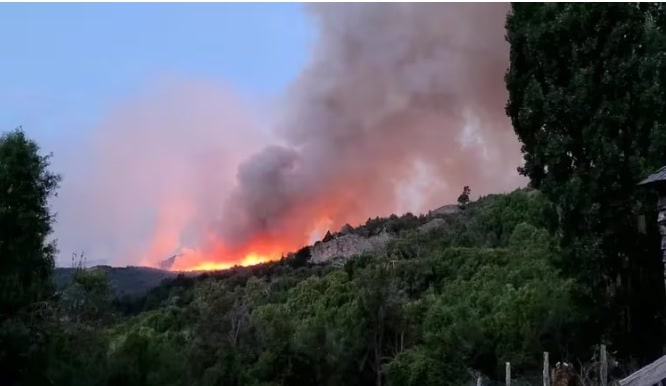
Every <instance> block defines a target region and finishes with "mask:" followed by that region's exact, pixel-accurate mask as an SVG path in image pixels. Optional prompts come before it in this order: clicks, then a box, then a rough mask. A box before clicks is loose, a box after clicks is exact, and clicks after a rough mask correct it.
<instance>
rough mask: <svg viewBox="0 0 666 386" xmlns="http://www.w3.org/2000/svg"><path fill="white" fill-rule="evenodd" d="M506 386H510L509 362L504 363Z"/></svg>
mask: <svg viewBox="0 0 666 386" xmlns="http://www.w3.org/2000/svg"><path fill="white" fill-rule="evenodd" d="M506 386H511V362H506Z"/></svg>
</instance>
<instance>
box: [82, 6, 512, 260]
mask: <svg viewBox="0 0 666 386" xmlns="http://www.w3.org/2000/svg"><path fill="white" fill-rule="evenodd" d="M309 11H310V12H311V15H312V17H313V21H314V22H315V23H316V25H317V27H318V30H319V39H318V41H317V43H316V45H315V47H314V52H313V56H312V59H311V62H310V63H309V65H308V66H307V67H306V69H305V70H304V71H303V72H302V73H301V74H300V76H299V77H298V78H297V79H296V80H295V81H294V83H293V84H292V86H291V87H290V88H289V90H288V91H287V94H286V95H285V99H284V100H283V103H282V105H281V109H280V114H279V116H277V117H276V119H275V120H274V124H273V126H274V127H273V134H274V136H275V138H273V139H271V141H270V143H269V141H268V140H267V138H266V137H265V136H261V135H260V134H253V135H248V133H258V132H259V131H258V130H257V129H256V127H254V126H253V125H254V124H252V123H247V121H250V120H247V119H238V116H239V113H238V111H239V110H242V109H239V108H236V107H234V108H229V106H230V104H229V101H228V100H224V101H220V100H217V99H216V98H207V97H200V98H197V95H201V93H200V92H199V91H200V90H199V91H196V90H195V91H196V92H193V90H191V89H184V90H167V91H170V92H178V93H180V94H179V98H180V99H178V98H176V99H177V100H178V101H179V102H177V103H171V102H170V99H169V98H167V101H166V102H165V101H164V100H162V101H161V102H160V103H157V104H154V103H152V104H151V103H148V104H145V103H142V104H139V105H138V107H136V108H134V109H132V108H130V109H129V110H126V111H123V112H122V113H121V114H120V116H121V117H122V118H121V119H115V120H113V119H112V120H111V121H109V122H107V124H106V125H105V130H104V132H105V133H110V134H108V135H109V138H105V139H103V140H100V142H99V143H102V144H103V146H102V147H100V148H99V154H100V157H101V158H98V159H97V160H96V161H97V162H96V163H95V165H98V166H99V165H102V167H101V169H100V170H102V171H99V172H95V174H96V175H97V180H96V182H95V184H96V185H95V186H96V188H95V192H90V194H91V197H93V198H94V199H95V200H96V202H95V204H94V205H91V206H97V207H103V208H105V209H104V215H103V216H102V215H101V214H100V218H104V217H105V216H106V217H107V218H106V219H105V220H103V221H104V222H105V223H106V224H108V226H107V228H106V229H104V233H105V234H106V236H110V235H113V234H114V232H126V233H132V232H130V231H128V230H127V229H128V226H127V225H122V226H120V228H116V226H118V225H119V224H127V220H128V219H127V216H125V214H126V213H128V212H131V213H133V214H135V215H134V217H133V218H134V221H138V220H136V219H138V213H140V212H141V211H142V210H143V208H151V207H152V208H156V211H157V212H159V213H158V214H157V220H156V222H155V226H154V227H153V234H152V236H150V237H148V239H150V240H152V241H151V244H150V245H149V246H148V247H147V248H148V249H145V248H144V250H128V251H126V252H124V253H126V256H136V254H137V253H138V254H140V255H141V257H142V258H144V260H143V262H144V263H148V264H155V263H156V261H157V259H158V257H159V258H166V257H168V254H169V253H171V250H173V249H177V248H178V247H183V246H185V244H187V243H190V244H189V245H190V246H195V247H197V249H196V251H195V250H188V251H189V252H188V253H186V254H185V255H184V256H183V258H182V260H181V265H180V267H181V268H184V267H187V266H194V265H197V263H198V262H201V261H202V260H211V259H212V260H218V261H221V260H225V259H229V260H230V261H231V260H233V261H234V262H241V261H243V258H247V256H255V258H256V256H259V257H268V258H279V256H280V253H282V252H288V251H290V250H294V249H296V248H298V247H300V246H301V245H303V244H306V243H307V242H308V241H309V237H310V236H311V233H312V232H313V231H317V230H319V231H323V232H325V230H326V228H332V229H338V228H339V227H340V226H342V225H343V224H345V223H350V224H358V223H360V222H363V221H365V219H367V218H368V217H374V216H377V215H387V214H390V213H392V212H399V211H405V210H413V211H418V210H426V211H427V210H428V209H433V208H435V207H437V206H440V205H442V204H446V203H450V202H452V201H453V200H455V197H457V195H458V194H459V193H460V192H461V191H462V187H463V186H465V185H469V186H470V187H471V188H472V191H473V193H474V194H475V195H478V194H486V193H490V192H497V191H506V190H508V189H512V188H515V187H517V186H519V185H521V184H522V183H523V180H522V178H520V177H519V176H518V175H517V172H516V167H517V166H518V165H519V164H520V160H521V157H520V152H519V145H518V142H517V140H516V138H515V135H514V133H513V130H512V129H511V125H510V121H509V119H508V118H507V117H506V115H505V113H504V105H505V102H506V99H507V95H506V90H505V87H504V81H503V76H504V73H505V71H506V69H507V66H508V52H509V50H508V44H507V43H506V42H505V40H504V22H505V16H506V13H507V11H508V5H506V4H497V3H493V4H413V3H405V4H397V3H396V4H377V3H361V4H326V5H324V4H317V5H312V6H310V7H309ZM266 65H270V58H267V61H266ZM188 93H189V94H188ZM203 94H206V93H203ZM172 98H173V97H172ZM192 98H194V99H195V100H192ZM202 106H205V107H202ZM213 106H214V107H213ZM202 108H203V111H202ZM220 110H224V111H226V112H227V113H228V114H225V113H221V112H220ZM231 117H235V118H233V119H232V118H231ZM119 130H121V131H119ZM258 139H259V140H258ZM264 144H265V145H266V146H264V147H263V148H260V146H263V145H264ZM110 148H113V149H120V150H121V153H117V152H110V151H109V150H108V149H110ZM104 157H106V158H104ZM110 165H112V166H110ZM111 171H113V172H111ZM91 183H93V182H91ZM410 190H411V194H408V196H409V197H408V198H409V199H410V200H411V201H407V202H406V201H405V199H404V196H405V192H406V191H407V192H408V191H410ZM108 216H111V217H112V219H109V218H108ZM114 216H118V218H114ZM130 228H131V227H130ZM190 228H191V229H190ZM188 231H189V232H192V234H193V235H194V236H192V237H190V238H189V239H188V238H187V237H185V233H187V232H188ZM124 236H127V235H124ZM141 237H144V239H145V235H141ZM139 238H140V237H139ZM132 253H134V254H135V255H132ZM131 259H135V260H134V261H136V259H137V258H136V257H131ZM246 262H247V261H246Z"/></svg>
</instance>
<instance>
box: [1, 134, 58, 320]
mask: <svg viewBox="0 0 666 386" xmlns="http://www.w3.org/2000/svg"><path fill="white" fill-rule="evenodd" d="M49 159H50V156H48V155H47V156H43V155H40V154H39V146H37V144H36V143H35V142H33V141H32V140H30V139H28V138H27V137H26V136H25V133H24V132H23V131H22V130H21V129H20V128H19V129H17V130H14V131H12V132H10V133H7V134H4V135H2V136H0V320H1V319H4V318H5V317H7V316H9V315H12V314H14V313H15V312H16V311H18V310H19V309H20V308H21V307H24V306H26V305H28V304H31V303H33V302H35V301H38V300H41V299H44V298H45V297H46V296H48V295H49V294H50V293H51V292H50V291H52V289H53V288H52V271H53V266H54V254H55V252H56V245H55V242H54V241H50V242H49V241H48V240H47V237H48V236H49V235H50V234H51V231H52V224H53V220H54V216H53V214H51V212H50V211H49V207H48V200H49V198H50V197H51V196H52V195H54V194H55V190H56V189H57V187H58V184H59V182H60V176H59V175H56V174H53V173H51V172H50V171H49V170H48V167H49Z"/></svg>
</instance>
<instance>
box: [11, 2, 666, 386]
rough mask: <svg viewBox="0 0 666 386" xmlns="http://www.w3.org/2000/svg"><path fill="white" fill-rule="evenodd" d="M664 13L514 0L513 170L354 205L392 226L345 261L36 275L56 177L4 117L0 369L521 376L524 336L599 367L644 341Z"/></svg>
mask: <svg viewBox="0 0 666 386" xmlns="http://www.w3.org/2000/svg"><path fill="white" fill-rule="evenodd" d="M665 26H666V13H665V12H664V10H662V6H661V5H660V4H647V3H644V4H640V5H637V4H627V3H606V4H562V3H552V4H527V3H523V4H517V5H514V6H513V11H512V14H511V15H510V17H509V19H508V23H507V36H508V40H509V42H510V43H511V66H510V68H509V71H508V74H507V77H506V82H507V88H508V90H509V97H510V100H509V103H508V106H507V113H508V115H509V116H510V117H511V119H512V121H513V125H514V127H515V130H516V133H517V135H518V137H519V139H520V141H521V142H522V144H523V145H524V146H523V153H524V156H525V164H524V166H523V167H522V168H521V170H520V171H521V173H523V174H525V175H526V176H528V177H529V179H530V182H531V187H530V188H529V189H523V190H518V191H515V192H513V193H510V194H506V195H496V196H490V197H485V198H482V199H479V200H477V201H475V202H469V203H468V202H467V201H465V204H466V205H465V209H464V210H462V211H460V212H459V213H455V214H450V215H448V216H446V217H445V221H444V223H443V224H441V226H440V227H439V228H436V229H433V230H431V231H430V232H420V231H417V230H416V229H411V230H410V227H411V225H408V224H412V223H413V222H415V220H414V217H413V216H406V217H403V218H402V219H400V218H397V217H392V218H390V219H386V220H381V219H375V220H372V221H374V222H373V223H372V224H368V226H366V228H359V230H358V231H359V232H367V233H368V234H371V233H372V230H371V229H369V228H373V229H374V228H376V227H377V226H380V225H381V223H382V221H387V222H391V227H395V229H399V230H400V237H399V238H397V239H395V240H394V241H393V242H392V243H391V244H390V245H389V246H388V247H387V248H386V249H385V250H382V251H381V252H377V253H373V254H368V255H364V256H358V257H356V258H354V259H350V260H349V261H347V262H346V263H345V264H344V266H333V265H312V264H311V263H310V262H309V261H308V250H307V249H304V250H302V251H300V253H298V254H297V255H296V256H294V257H292V258H288V259H284V260H282V261H279V262H275V263H270V264H264V265H260V266H256V267H251V268H238V269H234V270H229V271H225V272H220V273H215V274H208V275H202V276H199V277H186V276H178V277H176V278H175V279H173V280H167V281H165V282H164V283H163V284H161V285H160V286H158V287H156V288H153V289H152V290H150V291H149V292H148V293H147V294H145V295H142V296H138V297H137V296H130V295H131V294H126V296H122V297H118V296H114V292H113V291H112V290H111V287H110V286H109V281H108V280H107V277H106V273H105V270H103V269H102V270H85V269H76V270H74V271H73V272H72V273H71V278H72V280H71V283H70V284H68V285H67V286H65V287H64V288H61V289H59V290H56V286H55V285H54V273H53V272H54V271H53V256H54V253H55V245H52V244H49V243H47V241H46V240H47V238H48V236H49V234H50V233H51V225H52V222H53V220H54V219H53V217H52V215H51V214H50V212H49V210H48V198H49V197H50V196H51V195H52V194H54V193H55V191H56V189H57V186H58V183H59V177H58V176H57V175H55V174H52V173H51V172H49V171H48V166H49V165H48V160H49V159H48V157H43V156H41V155H39V154H40V153H39V149H38V147H37V145H36V144H35V143H34V142H32V141H31V140H29V139H28V138H26V136H25V134H24V133H23V132H22V131H20V130H17V131H13V132H10V133H7V134H5V135H3V136H2V137H0V377H1V378H0V379H1V383H2V384H3V385H5V384H6V385H81V386H92V385H137V386H138V385H141V386H146V385H155V386H157V385H160V386H162V385H173V386H176V385H202V386H203V385H349V386H351V385H368V384H373V385H423V386H427V385H463V384H468V383H469V382H471V381H472V380H473V379H474V377H475V376H476V375H477V374H478V373H481V374H483V375H485V376H487V377H489V378H491V379H500V378H501V377H502V372H503V364H504V362H506V361H510V362H511V363H512V372H513V374H514V376H515V377H517V378H523V379H529V378H530V375H531V374H536V373H538V372H539V371H540V360H541V353H542V352H543V351H549V352H550V355H551V358H552V360H553V361H557V360H566V361H569V362H572V363H574V364H575V365H576V366H578V367H580V366H581V365H584V364H585V363H587V362H588V360H589V359H590V358H591V355H592V353H593V352H594V349H595V346H596V345H597V344H600V343H604V344H606V345H607V346H608V347H609V349H610V351H611V352H613V353H614V356H615V359H617V362H618V364H619V365H618V366H616V367H615V368H614V369H613V371H614V372H615V373H617V375H621V374H623V373H626V372H628V371H630V370H631V369H635V368H636V367H638V366H640V365H642V364H645V363H647V362H649V361H651V360H652V359H655V358H656V357H658V356H660V355H661V354H662V352H663V346H664V334H663V332H664V331H663V330H664V312H663V311H664V281H663V267H662V264H661V261H660V252H659V236H658V232H657V230H656V225H655V224H656V208H655V204H656V196H655V193H653V192H649V191H643V190H640V189H639V188H638V187H637V186H636V183H637V182H638V181H639V180H641V179H642V178H643V177H645V176H647V175H648V174H650V173H651V172H652V171H654V170H656V169H657V168H659V167H661V166H662V164H666V152H664V149H666V128H665V127H664V124H665V123H666V98H664V95H665V94H666V93H665V91H666V60H665V59H666V50H664V48H665V47H664V46H665V45H666V35H665V32H664V27H665ZM639 219H643V220H644V221H638V220H639ZM401 221H403V222H404V223H401ZM420 221H421V220H418V221H416V223H420ZM639 223H641V224H644V226H640V227H639V226H637V224H639ZM384 225H386V224H384Z"/></svg>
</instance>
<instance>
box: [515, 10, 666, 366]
mask: <svg viewBox="0 0 666 386" xmlns="http://www.w3.org/2000/svg"><path fill="white" fill-rule="evenodd" d="M664 26H666V25H665V23H664V12H663V11H662V7H661V6H660V5H655V4H646V3H645V4H643V3H642V4H629V3H607V4H603V5H599V4H595V5H591V4H583V3H577V4H565V3H548V4H527V3H525V4H514V5H513V7H512V12H511V13H510V15H509V17H508V19H507V40H508V41H509V43H510V45H511V50H510V58H511V63H510V68H509V71H508V73H507V75H506V86H507V89H508V91H509V101H508V104H507V108H506V111H507V114H508V115H509V116H510V117H511V120H512V123H513V127H514V129H515V132H516V134H517V135H518V138H519V140H520V141H521V143H522V152H523V155H524V159H525V164H524V166H523V167H522V168H520V169H519V170H520V172H521V173H522V174H523V175H526V176H528V177H529V178H530V181H531V185H532V186H533V187H535V188H537V189H539V190H541V191H542V192H543V193H544V195H545V196H546V197H547V198H548V199H550V200H551V201H552V202H553V203H554V204H555V205H556V207H557V211H558V214H559V216H558V217H559V229H560V232H561V234H562V246H563V247H565V248H566V255H567V259H566V260H565V264H563V266H562V268H563V269H564V270H565V273H566V274H568V275H572V276H573V277H576V278H577V279H579V283H580V284H581V287H582V288H583V291H582V294H583V295H585V297H584V299H586V300H587V302H588V303H589V305H590V306H593V308H591V309H596V311H597V312H593V313H592V314H591V318H590V320H589V323H590V324H589V328H590V332H597V331H601V332H606V333H608V334H609V336H608V337H609V338H611V339H612V341H613V342H614V343H616V344H618V345H620V346H621V348H622V350H623V351H624V352H625V353H627V354H634V355H638V357H639V358H641V359H643V360H649V359H651V358H653V357H654V356H655V355H660V351H661V347H659V346H660V343H659V342H660V341H661V339H659V338H655V336H660V335H661V333H662V322H661V320H662V316H663V312H662V309H663V293H664V284H663V278H661V271H662V269H661V268H660V261H659V252H658V248H659V247H658V241H657V240H658V239H657V237H656V232H654V229H653V230H652V231H651V232H649V233H648V234H647V235H644V234H641V233H639V232H638V230H637V228H636V227H635V226H634V224H635V223H636V222H635V221H634V218H635V216H636V215H637V214H639V213H640V212H641V211H646V210H648V209H651V210H653V209H654V202H655V200H654V198H651V199H646V197H645V194H644V193H642V192H640V191H638V190H637V187H636V183H637V182H638V181H639V180H640V179H641V177H644V176H646V175H648V174H649V173H650V172H652V171H654V170H655V169H656V168H658V167H660V166H662V165H663V164H664V163H666V153H664V152H663V149H664V148H665V147H666V130H665V129H666V127H665V126H664V124H665V123H666V122H665V117H666V115H664V113H665V112H666V100H665V99H664V98H663V93H664V88H663V87H664V85H665V84H666V83H665V81H666V78H665V77H666V67H665V66H666V61H664V57H665V53H664V50H663V47H664V44H665V43H666V39H665V38H666V35H664V30H663V27H664ZM651 214H652V215H654V213H653V212H651ZM597 305H600V306H597ZM655 315H657V317H656V318H655ZM587 336H589V337H590V338H591V339H593V340H598V339H600V338H601V337H600V336H599V334H596V333H590V334H588V335H587Z"/></svg>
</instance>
